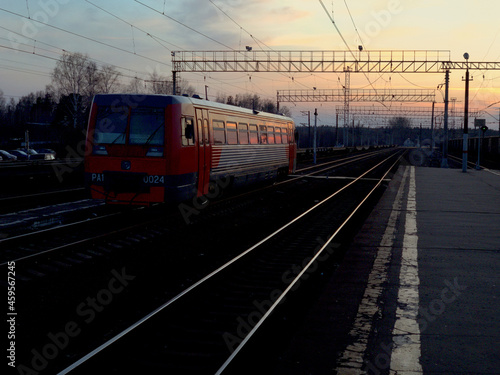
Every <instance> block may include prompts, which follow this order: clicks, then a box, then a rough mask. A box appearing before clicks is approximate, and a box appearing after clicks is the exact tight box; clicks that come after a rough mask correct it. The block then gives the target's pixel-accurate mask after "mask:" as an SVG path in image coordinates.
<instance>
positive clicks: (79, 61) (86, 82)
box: [52, 52, 99, 128]
mask: <svg viewBox="0 0 500 375" xmlns="http://www.w3.org/2000/svg"><path fill="white" fill-rule="evenodd" d="M98 81H99V77H98V74H97V65H96V64H95V63H94V62H92V61H90V59H89V57H88V56H87V55H83V54H81V53H79V52H76V53H69V52H65V53H64V55H63V56H62V57H61V59H60V60H59V61H58V62H57V63H56V67H55V68H54V71H53V72H52V87H53V90H54V92H55V94H56V95H57V96H58V97H59V98H60V99H61V98H62V97H63V96H64V97H67V98H68V101H67V106H68V108H67V110H68V112H69V113H70V114H71V117H72V120H73V127H74V128H76V127H77V124H78V122H79V120H80V119H81V118H82V117H83V113H84V112H85V110H86V108H87V107H88V106H89V105H90V100H91V98H92V95H93V94H95V90H96V87H97V84H98Z"/></svg>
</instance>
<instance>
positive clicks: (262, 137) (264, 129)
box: [259, 125, 267, 144]
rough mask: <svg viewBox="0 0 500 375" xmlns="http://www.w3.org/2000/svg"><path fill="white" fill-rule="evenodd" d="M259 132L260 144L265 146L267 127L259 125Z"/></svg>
mask: <svg viewBox="0 0 500 375" xmlns="http://www.w3.org/2000/svg"><path fill="white" fill-rule="evenodd" d="M259 132H260V143H262V144H266V143H267V127H266V126H265V125H259Z"/></svg>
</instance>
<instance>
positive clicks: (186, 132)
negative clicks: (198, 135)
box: [181, 117, 194, 146]
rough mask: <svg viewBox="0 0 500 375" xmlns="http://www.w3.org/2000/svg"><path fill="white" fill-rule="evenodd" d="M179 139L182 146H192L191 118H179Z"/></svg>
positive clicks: (192, 128) (192, 126)
mask: <svg viewBox="0 0 500 375" xmlns="http://www.w3.org/2000/svg"><path fill="white" fill-rule="evenodd" d="M181 138H182V145H183V146H193V145H194V120H193V118H191V117H182V118H181Z"/></svg>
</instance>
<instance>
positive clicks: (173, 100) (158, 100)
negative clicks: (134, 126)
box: [93, 94, 293, 122]
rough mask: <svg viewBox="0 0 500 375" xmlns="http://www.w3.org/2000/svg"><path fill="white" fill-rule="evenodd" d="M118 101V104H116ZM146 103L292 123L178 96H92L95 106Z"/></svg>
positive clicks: (274, 116)
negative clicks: (198, 107) (193, 107)
mask: <svg viewBox="0 0 500 375" xmlns="http://www.w3.org/2000/svg"><path fill="white" fill-rule="evenodd" d="M117 101H118V102H117ZM146 101H147V103H148V105H151V106H161V107H163V106H167V105H169V104H193V105H197V106H203V107H206V108H214V109H220V110H225V111H234V112H239V113H242V114H246V115H254V116H255V115H257V116H262V117H268V118H274V119H279V120H285V121H292V122H293V119H291V118H290V117H286V116H284V115H277V114H274V113H268V112H263V111H254V110H251V109H248V108H243V107H237V106H234V105H230V104H223V103H217V102H212V101H209V100H203V99H198V98H193V97H188V96H179V95H158V94H145V95H141V94H97V95H95V96H94V101H93V102H94V103H96V104H97V105H110V106H111V105H117V103H120V104H123V105H134V104H135V105H140V104H144V103H145V102H146Z"/></svg>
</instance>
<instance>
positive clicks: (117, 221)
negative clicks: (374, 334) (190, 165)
mask: <svg viewBox="0 0 500 375" xmlns="http://www.w3.org/2000/svg"><path fill="white" fill-rule="evenodd" d="M387 152H388V151H382V152H381V151H377V152H374V153H369V154H364V155H357V156H351V157H347V158H341V159H339V160H334V161H327V162H324V163H321V164H319V165H315V166H309V167H304V168H301V169H299V170H298V171H297V173H304V174H303V175H298V176H294V177H292V178H290V179H287V180H284V181H280V182H278V183H277V185H284V184H290V183H293V182H294V181H296V180H298V179H301V178H304V177H307V176H314V175H316V174H320V173H325V172H326V171H332V170H334V169H335V168H339V167H342V166H346V165H350V164H353V163H357V162H359V161H362V160H365V159H368V158H370V157H373V156H374V155H381V154H385V153H387ZM271 187H272V185H266V186H265V187H263V188H260V189H254V190H251V191H247V192H246V193H243V194H238V195H236V196H231V197H229V198H227V199H225V200H219V201H215V200H214V201H212V202H210V203H211V206H212V207H210V210H218V209H220V207H221V206H231V205H233V204H234V202H235V200H240V199H241V198H242V197H244V196H246V195H248V194H254V195H255V194H259V193H260V192H261V191H262V189H269V188H271ZM70 192H73V190H71V191H70ZM33 196H35V197H37V199H39V198H40V197H41V196H43V193H42V195H40V194H34V195H33ZM118 207H120V206H118ZM199 209H201V208H198V211H197V213H196V214H192V212H193V211H189V212H188V214H190V216H189V217H187V218H186V215H184V216H183V218H184V221H185V222H188V223H191V222H194V221H195V220H197V218H196V215H197V214H198V212H199ZM203 209H204V210H205V207H204V206H203ZM206 211H209V210H206ZM177 214H178V212H177V211H168V210H164V209H162V207H161V205H156V206H155V207H153V208H152V209H144V210H143V209H142V208H135V209H132V211H129V210H118V211H114V212H111V213H106V212H104V213H102V214H101V216H98V217H95V218H87V217H86V218H85V219H84V220H78V221H75V222H72V223H69V224H65V225H59V226H56V227H52V228H48V229H41V230H38V231H34V232H29V233H24V234H20V235H14V236H10V237H7V238H3V239H0V246H2V248H3V251H2V253H1V254H0V266H5V265H6V264H7V262H9V261H15V262H20V261H28V260H29V261H31V262H33V261H39V259H38V257H47V256H50V255H53V254H55V253H60V252H62V251H66V250H68V251H70V252H72V249H74V248H77V250H76V251H79V250H78V248H81V247H82V246H87V245H89V244H92V243H93V242H94V241H96V240H106V239H108V238H113V237H116V236H119V235H121V234H123V233H127V232H130V231H132V230H140V229H141V228H145V227H148V226H151V225H154V224H155V223H162V222H165V221H171V222H172V221H173V222H176V223H177V225H181V226H182V225H183V223H182V222H180V223H179V221H178V219H179V218H178V216H177ZM193 216H194V217H193ZM132 217H133V220H132ZM131 222H133V224H131ZM184 224H185V223H184ZM162 232H163V231H162ZM79 254H80V256H79V258H83V259H85V258H87V257H91V254H85V251H84V253H83V255H82V253H81V252H80V253H79ZM99 255H102V254H100V253H99ZM40 259H43V258H40ZM32 273H33V272H32ZM34 273H35V274H39V275H44V273H43V272H41V271H34ZM26 278H27V277H26Z"/></svg>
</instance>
